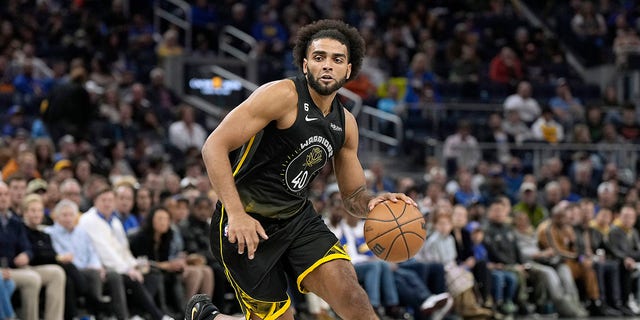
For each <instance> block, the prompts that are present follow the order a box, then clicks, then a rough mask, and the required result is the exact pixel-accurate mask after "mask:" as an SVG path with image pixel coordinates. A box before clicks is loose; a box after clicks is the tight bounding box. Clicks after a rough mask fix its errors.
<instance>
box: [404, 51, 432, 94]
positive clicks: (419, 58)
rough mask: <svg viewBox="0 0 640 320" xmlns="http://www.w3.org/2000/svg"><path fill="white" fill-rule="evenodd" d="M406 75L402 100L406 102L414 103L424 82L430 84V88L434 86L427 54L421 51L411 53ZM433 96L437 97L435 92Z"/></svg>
mask: <svg viewBox="0 0 640 320" xmlns="http://www.w3.org/2000/svg"><path fill="white" fill-rule="evenodd" d="M406 77H407V87H406V93H405V96H404V102H405V103H407V104H412V103H416V102H418V100H419V96H420V91H422V88H424V86H425V85H426V84H430V85H431V88H434V86H435V81H436V78H435V75H434V74H433V72H431V61H429V56H427V54H425V53H423V52H418V53H416V54H415V55H413V58H412V59H411V64H410V66H409V71H408V72H407V76H406ZM434 91H435V90H434ZM434 96H435V97H437V93H436V94H434ZM436 100H437V98H436Z"/></svg>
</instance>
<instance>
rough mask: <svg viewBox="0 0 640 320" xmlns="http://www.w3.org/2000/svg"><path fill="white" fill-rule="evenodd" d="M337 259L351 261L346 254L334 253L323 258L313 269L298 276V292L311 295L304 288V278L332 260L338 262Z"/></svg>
mask: <svg viewBox="0 0 640 320" xmlns="http://www.w3.org/2000/svg"><path fill="white" fill-rule="evenodd" d="M337 259H343V260H349V261H350V260H351V258H350V257H349V255H347V254H346V253H332V254H330V255H328V256H325V257H322V258H321V259H320V260H318V261H316V262H315V263H314V264H313V265H311V267H309V268H307V270H305V271H304V272H303V273H301V274H300V275H299V276H298V279H297V280H296V284H297V285H298V291H300V292H302V293H309V291H307V290H305V289H303V288H302V280H304V278H305V277H306V276H307V275H308V274H309V273H311V272H312V271H313V270H315V269H317V268H318V267H319V266H320V265H321V264H323V263H327V262H329V261H331V260H337Z"/></svg>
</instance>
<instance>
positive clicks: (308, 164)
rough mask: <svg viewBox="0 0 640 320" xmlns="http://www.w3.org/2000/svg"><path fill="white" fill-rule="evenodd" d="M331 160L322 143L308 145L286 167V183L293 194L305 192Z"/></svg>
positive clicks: (315, 142) (316, 142)
mask: <svg viewBox="0 0 640 320" xmlns="http://www.w3.org/2000/svg"><path fill="white" fill-rule="evenodd" d="M328 159H329V154H328V152H327V150H326V149H325V148H324V147H323V144H322V142H321V141H314V142H312V143H308V144H306V145H305V146H304V148H302V150H301V151H300V152H298V153H297V154H296V155H295V156H293V157H291V160H290V161H289V163H288V164H287V165H286V168H285V171H284V175H283V176H284V183H285V185H286V186H287V189H288V190H289V191H292V192H295V193H297V192H300V191H302V190H304V189H305V188H306V187H307V186H308V185H309V182H310V181H311V180H312V179H313V177H315V176H316V174H317V173H318V171H320V169H322V167H324V165H325V164H326V163H327V160H328Z"/></svg>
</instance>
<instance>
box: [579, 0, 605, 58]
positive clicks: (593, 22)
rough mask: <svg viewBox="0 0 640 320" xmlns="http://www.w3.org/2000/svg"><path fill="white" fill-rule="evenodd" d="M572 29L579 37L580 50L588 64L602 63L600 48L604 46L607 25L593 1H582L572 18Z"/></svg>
mask: <svg viewBox="0 0 640 320" xmlns="http://www.w3.org/2000/svg"><path fill="white" fill-rule="evenodd" d="M571 30H572V31H573V33H574V34H575V35H576V36H577V38H578V44H579V47H578V50H579V51H580V52H581V54H582V55H583V56H584V57H585V58H586V59H587V64H588V65H594V64H598V63H600V62H601V61H602V57H601V51H600V50H601V49H602V47H603V46H604V37H605V36H606V34H607V25H606V22H605V19H604V17H603V16H602V14H600V13H599V12H597V11H596V9H595V7H594V4H593V3H592V2H589V1H586V2H582V3H580V7H579V8H578V11H577V12H576V14H575V15H574V16H573V18H572V19H571Z"/></svg>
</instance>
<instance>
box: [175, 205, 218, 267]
mask: <svg viewBox="0 0 640 320" xmlns="http://www.w3.org/2000/svg"><path fill="white" fill-rule="evenodd" d="M180 229H181V230H182V237H183V238H184V250H185V251H186V252H187V253H197V254H200V255H202V256H204V257H206V258H207V262H208V263H212V262H214V261H215V260H214V258H213V255H212V254H211V250H209V241H210V239H209V223H208V222H206V221H200V220H198V219H196V218H194V217H193V216H192V215H189V217H188V218H187V219H185V220H183V221H182V223H181V225H180Z"/></svg>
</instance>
